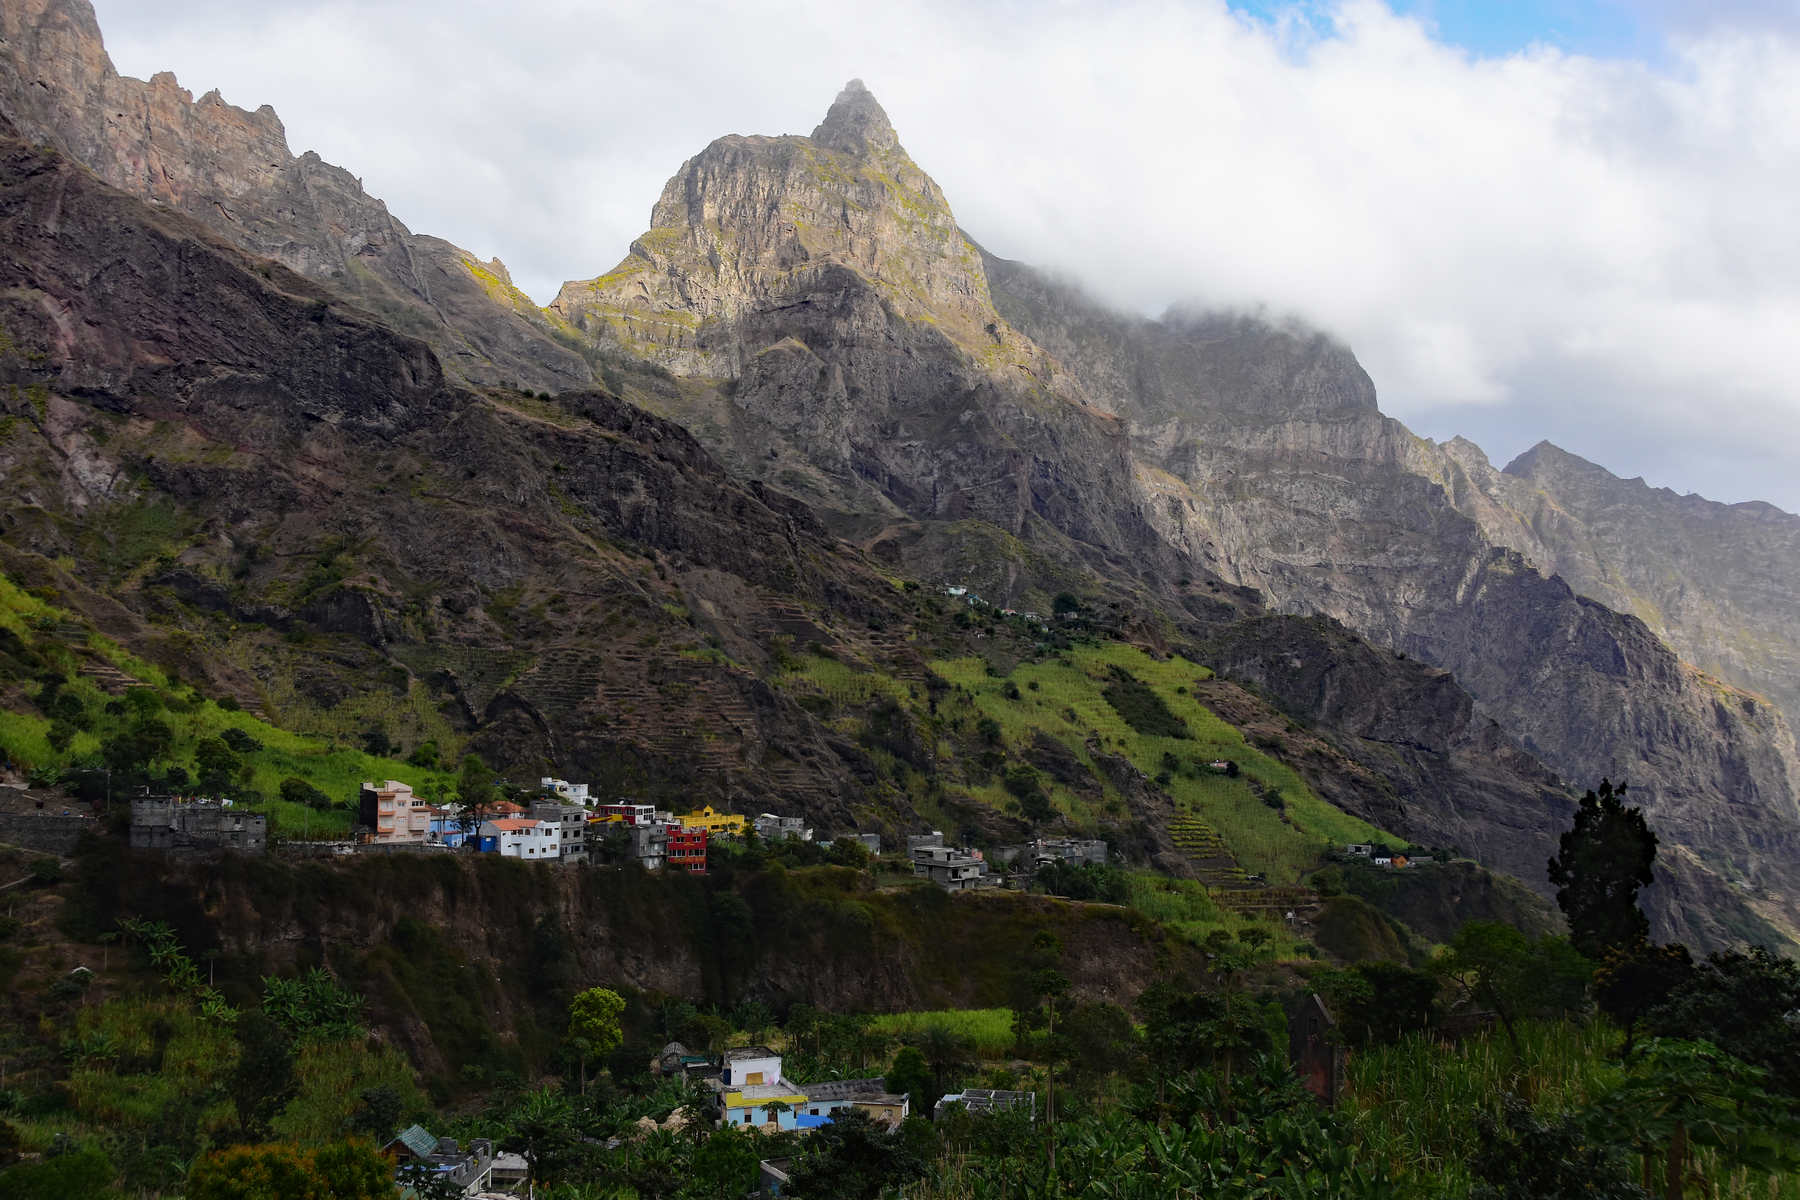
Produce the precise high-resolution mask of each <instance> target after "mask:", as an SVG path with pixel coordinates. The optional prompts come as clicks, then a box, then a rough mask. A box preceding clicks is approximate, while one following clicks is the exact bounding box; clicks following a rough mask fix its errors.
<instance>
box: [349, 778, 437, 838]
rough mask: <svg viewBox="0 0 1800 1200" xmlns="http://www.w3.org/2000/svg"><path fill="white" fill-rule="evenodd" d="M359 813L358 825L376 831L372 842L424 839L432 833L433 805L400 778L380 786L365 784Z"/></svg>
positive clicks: (372, 836)
mask: <svg viewBox="0 0 1800 1200" xmlns="http://www.w3.org/2000/svg"><path fill="white" fill-rule="evenodd" d="M357 816H358V823H359V824H361V825H362V826H363V827H364V828H365V829H369V830H372V831H373V833H372V835H371V837H370V840H371V841H376V842H423V841H425V839H426V837H427V835H429V834H430V832H431V805H429V804H427V803H426V802H425V801H423V800H421V799H419V798H418V797H417V796H415V795H413V790H412V787H411V785H409V784H404V783H401V782H400V781H399V780H398V779H390V780H388V781H387V782H386V783H384V784H381V785H380V786H379V787H378V786H376V785H375V784H373V783H365V784H363V785H362V802H361V804H360V805H359V806H358V811H357Z"/></svg>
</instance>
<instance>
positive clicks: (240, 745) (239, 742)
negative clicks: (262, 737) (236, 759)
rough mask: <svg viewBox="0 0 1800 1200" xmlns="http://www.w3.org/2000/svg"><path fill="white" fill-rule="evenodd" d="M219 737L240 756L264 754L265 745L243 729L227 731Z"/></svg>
mask: <svg viewBox="0 0 1800 1200" xmlns="http://www.w3.org/2000/svg"><path fill="white" fill-rule="evenodd" d="M219 737H220V738H222V739H224V742H225V744H226V745H227V746H230V747H231V748H232V749H233V750H235V751H237V752H238V753H239V754H260V753H262V748H263V744H262V743H261V742H259V741H257V740H256V739H255V738H253V737H251V736H250V735H249V734H247V733H245V732H244V731H243V730H241V729H227V730H225V731H224V732H223V733H221V734H220V735H219Z"/></svg>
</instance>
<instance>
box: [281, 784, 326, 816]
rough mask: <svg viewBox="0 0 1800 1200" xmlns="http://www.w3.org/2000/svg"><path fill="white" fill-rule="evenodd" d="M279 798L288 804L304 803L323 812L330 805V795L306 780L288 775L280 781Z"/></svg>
mask: <svg viewBox="0 0 1800 1200" xmlns="http://www.w3.org/2000/svg"><path fill="white" fill-rule="evenodd" d="M281 798H282V799H283V800H286V801H287V802H288V803H289V804H304V805H306V807H308V808H311V809H315V810H317V811H319V812H324V811H325V810H326V809H328V808H330V807H331V797H330V796H327V795H326V794H325V793H324V792H322V791H320V790H319V789H318V788H316V787H314V786H313V785H312V784H310V783H308V782H306V780H304V779H297V778H295V777H294V776H292V775H290V776H288V777H287V778H286V779H284V780H282V781H281Z"/></svg>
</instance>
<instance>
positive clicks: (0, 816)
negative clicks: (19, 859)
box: [0, 812, 99, 854]
mask: <svg viewBox="0 0 1800 1200" xmlns="http://www.w3.org/2000/svg"><path fill="white" fill-rule="evenodd" d="M98 828H99V824H98V822H96V821H95V820H94V819H93V818H92V817H85V816H79V815H77V814H74V813H70V814H69V815H68V816H63V815H61V814H60V813H35V812H27V813H0V842H5V843H7V844H9V845H13V846H23V847H24V848H25V849H27V850H40V851H42V852H43V853H45V854H67V853H69V852H70V851H71V850H73V849H74V848H75V843H76V841H78V840H79V839H80V837H81V835H82V834H83V833H85V832H87V831H89V830H94V829H98Z"/></svg>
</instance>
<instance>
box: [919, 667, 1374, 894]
mask: <svg viewBox="0 0 1800 1200" xmlns="http://www.w3.org/2000/svg"><path fill="white" fill-rule="evenodd" d="M931 668H932V670H933V672H934V673H936V674H937V675H938V676H939V677H940V678H942V679H943V680H945V681H946V682H948V683H949V684H950V685H951V686H952V687H953V688H954V689H955V691H956V694H955V696H954V698H953V699H952V700H951V701H950V703H949V706H948V708H947V709H946V705H945V704H943V703H942V702H940V704H939V711H940V713H943V712H945V711H947V712H948V713H949V716H950V721H951V723H952V725H953V726H954V724H955V723H956V722H957V720H958V719H959V718H961V719H962V720H963V721H964V722H965V723H966V724H967V725H968V726H969V727H970V728H971V729H974V728H975V727H976V726H978V725H980V724H981V723H983V722H991V723H992V724H991V728H992V729H993V730H994V732H995V733H996V734H997V736H998V741H999V744H1000V745H1002V746H1003V747H1005V748H1006V749H1007V750H1008V751H1009V752H1014V753H1024V752H1029V749H1030V748H1031V747H1032V746H1033V745H1034V743H1035V742H1036V740H1037V739H1038V738H1040V737H1043V738H1048V739H1051V740H1053V741H1054V742H1055V743H1057V744H1059V745H1061V746H1062V747H1063V748H1065V749H1066V750H1067V751H1068V753H1069V754H1070V755H1071V756H1072V757H1073V758H1074V759H1076V760H1077V761H1079V762H1080V763H1081V764H1082V765H1083V766H1084V767H1086V768H1087V769H1088V770H1089V771H1090V772H1091V773H1092V774H1093V776H1094V778H1095V780H1096V784H1097V785H1098V786H1099V787H1100V788H1101V791H1102V796H1103V799H1102V800H1101V802H1100V805H1098V806H1097V805H1096V804H1095V803H1094V801H1093V800H1092V799H1091V798H1089V797H1084V796H1082V795H1078V794H1076V793H1075V792H1074V791H1073V790H1072V789H1071V788H1070V787H1069V786H1067V785H1065V784H1061V783H1055V784H1051V785H1049V786H1048V787H1047V789H1046V790H1047V791H1048V794H1049V803H1050V805H1051V807H1052V808H1053V809H1054V810H1055V811H1056V812H1057V813H1060V814H1063V815H1064V816H1066V817H1067V818H1068V819H1069V820H1070V822H1071V823H1072V824H1074V825H1076V826H1078V827H1082V828H1096V827H1097V826H1098V825H1099V817H1100V815H1101V812H1102V811H1105V812H1108V813H1111V814H1112V815H1114V816H1115V817H1116V816H1118V815H1122V814H1123V811H1124V809H1123V801H1122V798H1121V797H1120V796H1119V793H1118V791H1117V785H1116V784H1115V783H1114V782H1113V781H1112V780H1111V778H1110V776H1109V773H1108V772H1107V770H1106V769H1105V767H1104V765H1103V764H1102V763H1101V762H1100V759H1101V758H1102V757H1103V756H1105V757H1109V758H1110V757H1117V758H1123V759H1124V760H1126V762H1128V763H1129V764H1130V765H1131V766H1132V767H1133V768H1135V769H1136V770H1137V771H1139V772H1141V773H1142V774H1144V775H1145V776H1147V777H1150V778H1152V779H1153V780H1154V781H1155V782H1156V784H1157V785H1158V786H1160V787H1161V788H1162V789H1163V790H1164V791H1166V792H1167V793H1168V794H1169V795H1170V797H1171V798H1172V799H1173V800H1174V801H1175V804H1176V808H1177V813H1178V817H1177V820H1178V822H1179V821H1180V820H1181V819H1182V818H1187V820H1188V821H1189V822H1190V824H1189V825H1188V826H1186V828H1190V829H1192V830H1195V831H1197V832H1196V833H1195V834H1194V836H1193V838H1192V839H1191V845H1192V846H1193V848H1194V849H1195V850H1197V851H1199V850H1203V849H1204V845H1203V844H1202V842H1201V841H1200V838H1201V837H1202V834H1201V833H1200V832H1198V831H1207V832H1213V831H1216V834H1217V836H1218V838H1219V839H1220V840H1221V841H1222V843H1223V846H1224V847H1225V849H1226V850H1227V851H1228V852H1229V853H1230V855H1231V856H1232V857H1234V858H1235V859H1236V860H1237V862H1238V864H1239V865H1240V866H1241V867H1242V868H1243V869H1244V870H1246V871H1251V872H1258V873H1261V874H1264V875H1265V876H1266V877H1267V878H1268V879H1269V880H1270V882H1272V883H1297V882H1298V881H1299V879H1300V877H1301V876H1302V875H1303V874H1304V873H1305V872H1307V871H1308V870H1311V869H1312V868H1314V867H1316V866H1317V865H1318V862H1319V857H1320V855H1321V853H1322V852H1323V851H1324V850H1325V849H1326V848H1327V847H1328V846H1330V845H1332V844H1337V843H1344V842H1357V841H1377V840H1394V839H1391V838H1388V837H1387V835H1385V834H1383V833H1382V832H1381V831H1380V830H1378V829H1376V828H1375V827H1374V826H1371V825H1369V824H1368V823H1367V822H1365V821H1362V820H1360V819H1358V818H1356V817H1353V816H1350V815H1349V814H1347V813H1344V812H1341V811H1339V810H1338V809H1335V808H1333V807H1331V806H1330V805H1329V804H1326V803H1325V802H1324V801H1322V800H1320V799H1319V798H1318V797H1317V796H1316V795H1314V794H1313V792H1312V790H1311V789H1310V788H1308V787H1307V786H1306V784H1305V783H1304V782H1303V781H1302V780H1301V779H1300V777H1299V776H1298V775H1297V774H1295V772H1294V771H1293V770H1292V769H1291V768H1289V767H1288V766H1287V765H1286V764H1284V763H1282V762H1280V761H1279V760H1277V759H1275V758H1273V757H1271V756H1270V755H1269V754H1267V753H1265V752H1264V751H1262V750H1260V749H1258V748H1256V747H1254V746H1252V745H1250V744H1249V743H1248V742H1246V741H1245V740H1244V737H1243V735H1242V734H1241V733H1240V732H1239V731H1238V730H1237V729H1235V728H1233V727H1232V726H1230V725H1228V724H1226V723H1225V722H1224V721H1222V720H1220V719H1219V717H1218V716H1216V715H1215V714H1214V713H1213V712H1212V711H1211V710H1210V709H1208V708H1206V707H1205V706H1204V705H1203V704H1201V703H1200V702H1199V701H1198V700H1196V699H1194V698H1193V696H1192V695H1191V692H1190V689H1191V687H1192V685H1193V684H1194V683H1195V682H1197V681H1199V680H1204V679H1206V678H1208V677H1209V676H1210V674H1211V673H1210V672H1209V671H1207V670H1206V668H1204V667H1201V666H1199V665H1197V664H1195V663H1191V662H1188V661H1187V660H1185V659H1182V658H1180V657H1171V658H1169V659H1166V660H1157V659H1154V658H1152V657H1150V656H1149V655H1148V654H1146V653H1145V652H1144V651H1142V650H1140V649H1138V648H1136V647H1134V646H1128V645H1124V644H1122V643H1103V644H1099V645H1082V646H1075V647H1073V648H1071V649H1070V650H1068V651H1067V652H1065V653H1062V654H1060V655H1058V656H1056V657H1054V658H1047V659H1045V660H1043V661H1038V662H1022V663H1019V664H1018V665H1017V666H1015V667H1014V668H1013V669H1012V670H1011V671H1008V672H1006V673H1004V674H998V673H994V672H993V671H991V669H990V666H989V664H988V663H987V662H986V661H985V660H983V659H979V658H961V659H948V660H940V661H937V662H934V663H932V665H931ZM964 714H967V715H966V716H965V715H964ZM1213 761H1227V762H1232V763H1235V764H1236V765H1237V773H1236V774H1230V773H1227V772H1223V771H1214V770H1213V769H1212V768H1211V767H1210V766H1209V765H1208V764H1209V763H1211V762H1213ZM972 794H973V795H974V796H975V797H977V798H984V797H987V796H991V793H984V792H983V791H981V790H978V789H972ZM990 802H995V801H992V800H990ZM998 803H1001V804H1003V803H1004V801H998ZM1109 805H1113V806H1117V807H1116V809H1115V808H1112V807H1107V806H1109ZM1173 832H1176V833H1177V834H1179V832H1180V828H1177V829H1175V830H1174V831H1173ZM1177 842H1178V844H1180V838H1179V837H1178V838H1177Z"/></svg>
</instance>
